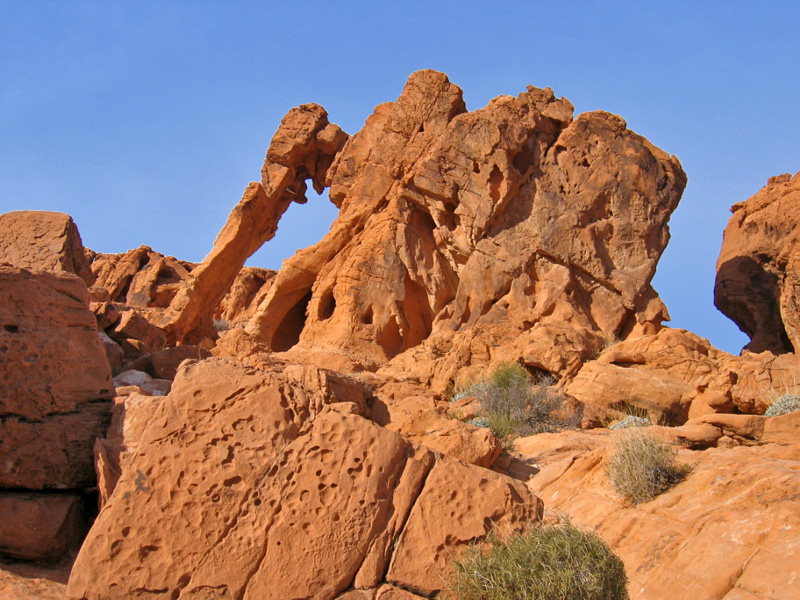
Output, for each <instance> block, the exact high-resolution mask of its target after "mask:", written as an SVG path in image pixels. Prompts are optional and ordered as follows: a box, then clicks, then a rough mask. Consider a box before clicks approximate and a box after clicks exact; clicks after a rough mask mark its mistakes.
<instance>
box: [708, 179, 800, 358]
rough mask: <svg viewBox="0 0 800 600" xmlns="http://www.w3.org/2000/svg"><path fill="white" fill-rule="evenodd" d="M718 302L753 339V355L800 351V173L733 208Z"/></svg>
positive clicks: (719, 276) (721, 257) (721, 258)
mask: <svg viewBox="0 0 800 600" xmlns="http://www.w3.org/2000/svg"><path fill="white" fill-rule="evenodd" d="M731 211H732V212H733V216H732V217H731V219H730V221H729V222H728V226H727V227H726V228H725V235H724V237H723V241H722V250H721V252H720V255H719V259H718V260H717V281H716V285H715V287H714V304H716V306H717V308H719V309H720V310H721V311H722V312H723V313H725V314H726V315H727V316H728V317H730V318H731V319H732V320H733V321H735V322H736V324H737V325H738V326H739V328H740V329H741V330H742V331H743V332H745V333H746V334H747V335H748V336H750V343H749V344H747V346H745V349H746V350H750V351H751V352H763V351H764V350H769V351H770V352H772V353H773V354H783V353H786V352H798V351H800V305H799V304H798V302H800V301H798V298H800V227H799V225H800V217H799V216H798V215H800V173H798V174H796V175H795V176H794V177H792V176H791V175H788V174H786V175H779V176H777V177H772V178H770V180H769V183H767V185H766V186H765V187H764V188H762V189H761V190H760V191H759V192H758V193H757V194H756V195H754V196H752V197H751V198H750V199H748V200H747V201H746V202H739V203H738V204H734V205H733V207H731Z"/></svg>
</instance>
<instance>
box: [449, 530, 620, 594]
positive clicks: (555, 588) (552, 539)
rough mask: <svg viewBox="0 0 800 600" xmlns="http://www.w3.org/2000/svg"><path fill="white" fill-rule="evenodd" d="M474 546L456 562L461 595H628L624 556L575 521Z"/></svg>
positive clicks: (456, 586)
mask: <svg viewBox="0 0 800 600" xmlns="http://www.w3.org/2000/svg"><path fill="white" fill-rule="evenodd" d="M489 541H490V543H491V547H490V548H489V549H488V550H487V549H486V548H481V547H478V546H476V547H474V548H471V549H470V550H469V551H468V552H467V553H466V554H465V556H464V557H463V558H462V559H461V560H459V561H456V563H455V574H454V578H453V585H452V589H453V591H454V592H455V594H456V596H457V597H458V598H459V599H461V600H552V599H559V598H561V599H570V600H573V599H574V600H623V599H627V598H628V590H627V584H628V578H627V576H626V575H625V566H624V565H623V563H622V561H621V560H620V559H619V558H618V557H617V556H616V555H615V554H614V553H613V552H612V551H611V550H610V549H609V547H608V546H607V545H606V543H605V542H604V541H603V540H602V539H600V537H598V536H597V535H596V534H594V533H591V532H588V531H584V530H582V529H579V528H577V527H575V526H574V525H571V524H566V525H558V526H546V527H536V528H532V529H530V530H528V531H527V532H526V533H523V534H517V535H512V536H511V537H510V538H509V539H508V540H507V541H506V542H505V543H501V542H499V541H498V540H497V539H496V537H494V536H490V539H489Z"/></svg>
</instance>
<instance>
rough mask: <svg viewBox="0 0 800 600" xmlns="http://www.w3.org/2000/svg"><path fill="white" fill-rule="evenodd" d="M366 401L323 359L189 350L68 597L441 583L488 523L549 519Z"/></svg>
mask: <svg viewBox="0 0 800 600" xmlns="http://www.w3.org/2000/svg"><path fill="white" fill-rule="evenodd" d="M281 371H282V372H281ZM364 399H365V395H364V392H363V390H362V388H361V387H360V384H358V382H356V381H355V380H348V379H347V378H343V377H342V376H339V375H336V374H333V373H330V372H324V371H320V370H319V369H316V368H314V367H300V366H286V367H285V368H283V369H282V370H274V371H259V370H256V369H252V368H247V367H243V366H240V365H236V364H235V363H231V362H227V361H224V360H220V359H209V360H206V361H203V362H198V363H193V364H184V366H183V367H182V369H181V371H180V372H179V374H178V377H177V378H176V381H175V383H174V386H173V390H172V392H171V393H170V395H169V396H168V397H167V398H164V399H163V400H161V402H160V403H159V404H158V407H157V408H156V409H155V412H154V414H153V416H152V418H151V419H150V422H149V424H148V426H147V427H146V428H145V430H144V431H143V433H142V434H141V437H140V439H139V440H138V446H137V449H136V452H135V454H133V455H132V456H130V457H129V459H128V460H127V462H125V461H124V462H123V466H122V475H121V477H120V479H119V482H118V484H117V486H116V488H115V489H114V491H113V493H112V495H111V497H110V498H109V500H108V503H107V504H106V506H105V507H104V509H103V511H102V512H101V513H100V516H99V517H98V519H97V521H96V522H95V524H94V526H93V528H92V531H91V532H90V534H89V537H88V538H87V540H86V542H85V543H84V545H83V547H82V549H81V553H80V555H79V556H78V559H77V561H76V563H75V566H74V568H73V571H72V575H71V578H70V582H69V588H68V592H69V596H70V597H71V598H129V597H131V596H132V595H135V594H134V592H135V590H141V589H148V590H152V592H151V593H152V594H153V595H154V597H164V598H172V597H174V598H183V597H186V598H189V597H196V596H198V595H202V594H209V593H212V591H213V592H214V593H216V594H217V595H221V596H223V597H225V596H228V595H229V596H230V597H243V598H276V599H278V598H290V597H308V598H329V599H330V598H335V597H336V596H337V595H338V594H340V593H341V592H344V591H345V590H346V589H347V588H349V587H350V586H351V584H353V582H355V586H356V587H357V588H361V589H377V588H378V587H379V586H380V585H382V584H383V583H384V577H385V580H386V581H387V582H390V583H394V584H402V586H403V587H404V588H406V589H418V590H425V591H426V592H430V591H433V590H437V589H441V586H442V579H441V577H440V576H441V575H442V574H446V572H447V558H448V557H449V555H450V553H452V552H453V551H454V550H456V549H457V548H459V547H460V546H463V545H464V544H466V543H467V542H469V541H471V540H473V539H476V538H480V537H482V536H484V535H485V534H486V523H490V522H496V523H503V524H508V525H509V526H510V527H515V526H516V527H519V526H521V525H522V524H524V523H531V522H535V521H536V520H537V519H538V518H539V515H540V512H541V503H540V502H539V501H538V500H537V499H536V498H535V497H534V496H533V495H531V494H530V493H529V492H528V491H527V489H525V487H524V486H522V485H521V484H520V483H519V482H515V481H514V480H511V479H508V478H505V477H502V476H500V475H497V474H495V473H492V472H490V471H485V470H483V469H479V468H478V467H473V466H468V465H465V464H463V463H459V462H457V461H455V460H453V459H446V458H443V457H441V456H440V455H437V454H435V453H433V452H431V451H430V450H427V449H424V448H422V447H417V448H415V447H414V446H412V445H411V444H410V443H409V442H407V441H405V440H404V439H403V438H402V437H400V436H398V435H396V434H394V433H391V432H389V431H387V430H386V429H384V428H382V427H379V426H378V425H375V424H374V423H372V422H370V421H369V420H367V419H365V418H364V417H362V416H360V415H359V413H361V412H363V411H365V410H366V407H365V404H364ZM437 473H438V475H437ZM445 498H446V499H448V501H447V502H446V503H445V502H444V499H445ZM468 507H469V514H468V515H467V514H462V513H463V512H464V511H465V510H467V508H468ZM450 513H453V514H450ZM451 523H455V524H457V526H455V527H450V524H451ZM420 539H428V540H430V542H429V543H428V545H427V546H425V547H420V546H419V545H418V544H417V540H420ZM414 549H416V550H414ZM300 564H302V565H303V567H302V569H303V575H302V576H298V571H297V569H298V565H300ZM132 565H137V567H136V568H133V569H132V568H131V566H132ZM423 567H424V568H423ZM387 568H388V574H386V573H387ZM384 574H386V575H384Z"/></svg>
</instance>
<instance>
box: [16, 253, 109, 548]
mask: <svg viewBox="0 0 800 600" xmlns="http://www.w3.org/2000/svg"><path fill="white" fill-rule="evenodd" d="M112 396H113V386H112V382H111V371H110V368H109V364H108V361H107V360H106V357H105V353H104V351H103V348H102V346H101V344H100V339H99V337H98V335H97V329H96V324H95V319H94V316H93V315H92V313H91V312H90V311H89V308H88V293H87V289H86V284H85V283H84V281H83V280H82V279H80V278H79V277H77V276H76V275H72V274H70V273H66V272H47V271H41V270H36V269H22V268H17V267H0V504H2V505H3V506H2V514H3V521H4V524H3V526H2V527H0V554H7V555H10V556H14V557H16V558H26V559H54V558H58V557H60V556H61V555H63V554H64V553H65V552H66V551H67V550H69V549H71V547H72V546H75V545H76V544H77V543H79V541H80V533H81V532H80V530H81V529H82V527H83V491H84V490H85V489H86V488H90V487H93V486H94V485H95V481H96V478H95V470H94V454H93V451H92V446H93V444H94V440H95V438H96V437H100V436H102V435H103V434H104V432H105V430H106V427H107V426H108V422H109V418H110V404H111V402H110V401H111V398H112ZM3 490H8V492H7V493H2V492H3ZM24 490H25V491H24ZM54 490H58V492H57V493H52V492H53V491H54ZM33 492H36V493H33Z"/></svg>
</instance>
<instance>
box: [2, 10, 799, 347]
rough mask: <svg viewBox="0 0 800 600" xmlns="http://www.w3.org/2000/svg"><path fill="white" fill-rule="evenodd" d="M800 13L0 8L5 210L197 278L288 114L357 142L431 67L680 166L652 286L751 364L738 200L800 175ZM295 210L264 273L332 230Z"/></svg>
mask: <svg viewBox="0 0 800 600" xmlns="http://www.w3.org/2000/svg"><path fill="white" fill-rule="evenodd" d="M799 22H800V3H798V2H789V1H787V2H737V1H732V2H696V1H694V2H659V3H653V2H643V1H641V0H639V1H635V2H611V1H605V2H578V1H576V2H557V1H553V0H550V1H547V2H539V1H528V2H516V1H515V2H491V3H490V2H477V1H475V2H468V1H464V0H462V1H461V2H445V1H442V2H436V1H428V2H403V3H399V2H397V3H390V2H375V1H373V2H301V1H295V2H237V1H231V0H225V1H223V0H219V1H216V2H209V1H201V0H194V1H169V0H160V1H158V2H152V1H149V0H138V1H113V2H112V1H110V0H108V1H104V2H81V1H75V0H70V1H69V2H64V1H63V0H61V1H58V2H45V1H38V0H29V1H27V2H16V1H11V0H0V212H6V211H10V210H21V209H38V210H55V211H61V212H66V213H69V214H70V215H72V216H73V218H74V219H75V221H76V222H77V224H78V227H79V229H80V231H81V235H82V237H83V240H84V244H85V245H87V246H88V247H90V248H92V249H94V250H98V251H102V252H123V251H125V250H128V249H130V248H135V247H137V246H139V245H140V244H147V245H149V246H151V247H152V248H153V249H155V250H157V251H159V252H162V253H164V254H171V255H174V256H177V257H179V258H182V259H186V260H192V261H200V260H201V259H202V258H203V257H204V256H205V254H206V253H207V252H208V251H209V250H210V249H211V246H212V244H213V241H214V237H215V236H216V234H217V232H218V230H219V229H220V227H221V226H222V224H223V223H224V222H225V219H226V217H227V215H228V213H229V211H230V210H231V208H232V207H233V206H234V205H235V204H236V202H238V200H239V198H240V197H241V194H242V192H243V190H244V188H245V186H246V185H247V183H248V182H249V181H252V180H257V179H258V178H259V169H260V167H261V164H262V161H263V158H264V154H265V152H266V149H267V145H268V144H269V140H270V138H271V136H272V134H273V133H274V131H275V129H276V128H277V126H278V124H279V122H280V119H281V117H282V116H283V114H284V113H285V112H286V111H287V110H288V109H290V108H291V107H293V106H296V105H298V104H301V103H304V102H317V103H319V104H321V105H322V106H324V107H325V108H326V109H327V110H328V112H329V113H330V118H331V120H332V121H333V122H336V123H338V124H339V125H341V126H342V127H343V128H344V129H345V130H346V131H348V132H349V133H354V132H356V131H357V130H358V129H359V128H360V127H361V125H362V124H363V122H364V120H365V118H366V117H367V116H368V115H369V114H370V113H371V112H372V110H373V108H374V107H375V105H376V104H379V103H381V102H385V101H389V100H394V99H395V98H396V97H397V96H398V94H399V93H400V91H401V90H402V88H403V84H404V83H405V80H406V78H407V77H408V75H409V74H410V73H411V72H412V71H415V70H417V69H422V68H433V69H437V70H440V71H443V72H445V73H447V74H448V75H449V76H450V79H451V81H453V82H454V83H456V84H458V85H459V86H461V87H462V88H463V90H464V96H465V100H466V102H467V106H468V108H470V109H475V108H479V107H481V106H484V105H485V104H486V103H487V102H488V100H489V99H490V98H492V97H494V96H497V95H500V94H517V93H519V92H521V91H523V90H524V89H525V86H526V85H527V84H534V85H536V86H539V87H544V86H550V87H552V88H553V90H554V91H555V92H556V94H557V95H559V96H566V97H567V98H569V99H570V100H571V101H572V102H573V103H574V104H575V107H576V112H584V111H587V110H594V109H603V110H607V111H610V112H614V113H617V114H619V115H621V116H623V117H624V118H625V119H626V120H627V122H628V126H629V127H630V128H631V129H633V130H634V131H636V132H638V133H640V134H642V135H644V136H645V137H647V138H648V139H650V140H651V141H652V142H653V143H654V144H656V145H657V146H659V147H661V148H663V149H664V150H666V151H667V152H670V153H672V154H675V155H677V156H678V157H679V158H680V160H681V162H682V164H683V167H684V169H685V170H686V172H687V174H688V176H689V184H688V187H687V189H686V192H685V193H684V196H683V200H682V201H681V205H680V207H679V208H678V210H677V211H676V212H675V214H674V215H673V218H672V221H671V223H670V228H671V232H672V241H671V242H670V244H669V246H668V248H667V251H666V252H665V254H664V256H663V258H662V260H661V263H660V266H659V270H658V274H657V275H656V279H655V282H654V285H655V287H656V289H657V291H658V292H659V293H660V294H661V296H662V298H663V299H664V301H665V302H666V304H667V306H668V307H669V310H670V312H671V314H672V317H673V322H672V325H673V326H675V327H685V328H687V329H690V330H692V331H694V332H696V333H698V334H700V335H702V336H704V337H707V338H709V339H710V340H711V341H712V343H714V344H715V345H717V346H718V347H720V348H722V349H725V350H728V351H730V352H734V353H738V352H739V350H740V349H741V347H742V345H744V343H746V341H747V338H746V337H745V336H744V335H743V334H741V333H740V332H739V331H738V329H737V328H736V326H735V325H734V324H733V323H732V322H730V321H729V320H728V319H726V318H725V317H724V316H722V315H721V314H720V313H718V312H717V311H716V309H715V308H714V306H713V286H714V273H715V269H714V265H715V261H716V258H717V256H718V254H719V248H720V243H721V240H722V232H723V229H724V227H725V224H726V222H727V220H728V218H729V216H730V213H729V211H728V208H729V207H730V205H731V204H733V203H735V202H738V201H740V200H744V199H746V198H747V197H748V196H750V195H752V194H754V193H755V192H757V191H758V190H759V188H761V187H762V186H763V185H764V184H765V183H766V181H767V178H768V177H770V176H771V175H776V174H779V173H784V172H791V173H795V172H797V171H798V170H800V119H799V118H798V99H799V98H800V77H799V76H798V74H799V71H800V66H799V65H800V43H799V42H798V38H799V37H800V36H799V35H798V23H799ZM334 217H335V209H333V207H332V206H331V205H330V204H329V203H328V202H327V200H326V199H325V198H316V197H314V198H311V199H310V201H309V203H308V204H307V205H306V206H299V205H293V206H292V207H291V209H290V211H289V212H288V213H287V215H286V216H285V218H284V220H283V221H281V224H280V227H279V232H278V235H277V237H276V238H275V239H274V240H273V241H272V242H270V243H268V244H267V245H266V246H265V248H264V249H262V250H261V251H260V252H259V253H258V254H257V256H256V257H254V259H252V260H251V261H250V263H249V264H256V265H258V266H266V267H271V268H277V267H279V266H280V262H281V261H282V260H283V259H284V258H286V257H288V256H290V255H291V254H292V253H294V251H295V250H297V249H298V248H301V247H305V246H308V245H310V244H312V243H314V242H316V241H317V240H318V239H319V238H321V237H322V235H324V233H325V232H326V231H327V230H328V227H329V226H330V223H331V221H332V220H333V218H334Z"/></svg>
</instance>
